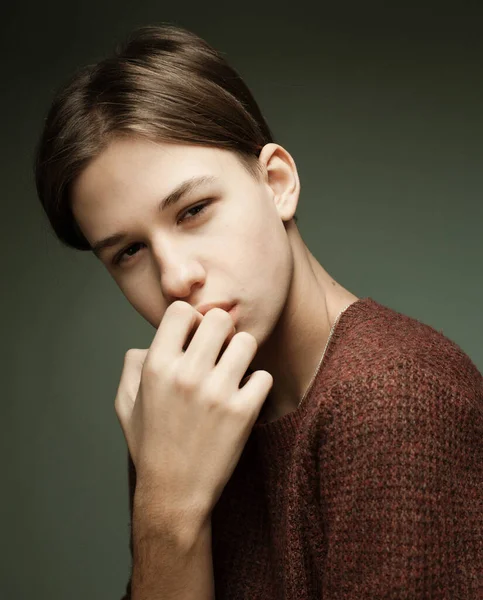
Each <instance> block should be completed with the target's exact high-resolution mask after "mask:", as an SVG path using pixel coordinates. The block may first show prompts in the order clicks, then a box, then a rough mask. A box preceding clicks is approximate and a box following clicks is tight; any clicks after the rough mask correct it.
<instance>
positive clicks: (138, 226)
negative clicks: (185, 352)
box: [72, 138, 299, 346]
mask: <svg viewBox="0 0 483 600" xmlns="http://www.w3.org/2000/svg"><path fill="white" fill-rule="evenodd" d="M260 163H261V164H262V166H263V168H264V177H263V178H260V179H259V180H257V179H256V178H255V177H254V176H252V175H250V174H249V173H248V172H247V171H246V169H245V168H244V167H243V165H242V163H241V162H240V161H239V159H238V157H237V156H236V155H235V154H233V153H232V152H230V151H227V150H224V149H219V148H211V147H202V146H194V145H181V144H171V143H170V144H168V143H158V142H151V141H148V140H140V139H136V138H124V139H116V140H114V141H113V142H112V143H111V144H110V145H109V146H108V147H107V148H106V149H105V150H104V151H103V152H102V153H101V154H100V155H99V156H98V157H97V158H96V159H94V160H93V161H92V162H91V163H90V164H89V165H88V166H87V167H86V168H85V169H84V171H83V172H82V173H81V174H80V175H79V177H78V178H77V180H76V181H75V183H74V186H73V189H72V210H73V214H74V217H75V218H76V220H77V222H78V224H79V226H80V228H81V230H82V232H83V234H84V235H85V237H86V238H87V240H88V241H89V243H90V244H91V246H92V247H93V246H94V245H95V244H96V243H97V242H98V241H100V240H102V239H104V238H106V237H109V236H112V235H113V234H116V233H118V232H124V233H125V234H126V235H125V238H124V239H123V240H122V241H120V242H118V243H117V244H116V245H115V246H112V247H106V248H104V249H103V250H102V251H101V252H100V254H99V257H98V258H99V260H101V261H102V263H103V265H104V266H105V268H106V269H107V271H108V272H109V273H110V275H111V276H112V277H113V279H114V280H115V282H116V283H117V285H118V286H119V288H120V289H121V291H122V293H123V294H124V295H125V297H126V298H127V300H128V301H129V302H130V304H131V305H132V306H133V307H134V308H135V310H136V311H137V312H138V313H139V314H140V315H142V316H143V317H144V318H145V319H146V320H147V321H148V322H149V323H151V325H152V326H153V327H155V328H157V327H158V326H159V324H160V322H161V320H162V318H163V315H164V313H165V311H166V308H167V307H168V306H169V305H170V304H171V303H172V302H174V301H175V300H183V301H185V302H188V303H189V304H191V305H192V306H193V307H194V308H197V307H199V306H201V305H202V304H207V303H212V302H214V303H218V302H230V303H236V310H235V312H234V313H233V314H232V317H233V319H234V323H235V327H236V330H237V331H242V330H243V331H248V332H250V333H251V334H252V335H254V336H255V338H256V339H257V342H258V344H259V346H260V345H261V344H263V343H264V342H265V341H266V340H267V339H268V338H269V336H270V334H271V332H272V330H273V328H274V327H275V325H276V323H277V320H278V319H279V316H280V314H281V312H282V310H283V307H284V305H285V302H286V299H287V295H288V293H289V290H290V285H291V279H292V272H293V255H292V251H291V246H290V243H289V239H288V237H287V231H286V227H285V224H286V223H287V222H288V221H290V219H292V217H293V215H294V213H295V209H296V205H297V200H298V193H299V182H298V176H297V172H296V169H295V165H294V163H293V160H292V158H291V156H290V155H289V154H288V153H287V152H286V151H285V150H284V149H283V148H282V147H281V146H279V145H277V144H268V145H267V146H265V147H264V148H263V150H262V152H261V154H260ZM201 177H203V178H205V180H204V182H201V183H199V185H196V186H194V187H193V186H192V188H191V190H189V191H187V193H185V194H184V195H182V196H181V197H180V198H178V200H177V201H176V202H175V203H171V204H170V205H169V206H167V207H165V208H164V209H162V210H161V208H160V202H161V200H162V199H164V198H165V197H166V196H168V194H170V193H171V192H172V191H173V190H175V189H176V188H178V186H180V184H182V183H183V182H185V181H186V180H188V179H193V178H201Z"/></svg>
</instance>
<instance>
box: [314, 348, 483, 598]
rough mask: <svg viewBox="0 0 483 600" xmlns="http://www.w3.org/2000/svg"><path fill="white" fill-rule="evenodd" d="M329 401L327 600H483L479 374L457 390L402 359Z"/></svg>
mask: <svg viewBox="0 0 483 600" xmlns="http://www.w3.org/2000/svg"><path fill="white" fill-rule="evenodd" d="M441 371H442V369H441ZM332 400H333V405H332V406H333V418H332V419H331V422H330V425H329V428H328V434H327V436H326V437H325V436H324V443H323V444H321V446H320V454H319V464H320V481H321V487H320V494H321V496H320V502H321V507H322V511H323V515H324V525H325V532H326V545H325V547H326V554H325V556H324V558H323V564H322V565H321V573H322V578H323V590H324V596H323V597H324V599H325V600H336V599H337V600H339V599H340V600H342V599H344V600H355V599H357V600H366V599H367V600H369V599H371V600H376V599H377V600H379V599H384V600H386V599H387V600H389V599H398V600H423V599H425V600H426V599H431V600H443V599H444V600H457V599H458V600H482V598H483V444H482V440H483V378H482V376H481V374H479V373H478V372H477V371H476V374H475V375H474V376H472V377H471V378H470V379H468V378H467V377H466V374H465V375H464V376H463V375H462V376H461V378H460V377H458V380H457V381H455V380H454V379H452V378H449V377H448V376H447V375H445V373H443V372H438V371H435V370H434V368H430V367H428V366H421V365H415V364H412V363H411V362H410V361H409V360H404V359H402V360H400V361H397V362H396V361H395V362H394V363H393V364H392V365H389V366H388V367H385V368H384V370H383V371H382V372H381V373H380V374H377V375H374V374H371V376H368V377H362V376H361V377H360V378H359V379H358V380H357V381H350V382H347V383H341V385H340V386H339V385H338V386H337V390H334V391H333V395H332Z"/></svg>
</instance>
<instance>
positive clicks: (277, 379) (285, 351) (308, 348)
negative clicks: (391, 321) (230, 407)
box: [251, 230, 358, 421]
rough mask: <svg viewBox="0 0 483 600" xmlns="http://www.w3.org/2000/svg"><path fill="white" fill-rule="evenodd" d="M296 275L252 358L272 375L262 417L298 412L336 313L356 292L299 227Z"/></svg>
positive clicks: (255, 367) (295, 247) (294, 238)
mask: <svg viewBox="0 0 483 600" xmlns="http://www.w3.org/2000/svg"><path fill="white" fill-rule="evenodd" d="M289 239H290V243H291V246H292V250H293V253H294V273H293V279H292V282H291V285H290V290H289V294H288V297H287V301H286V303H285V306H284V309H283V311H282V314H281V315H280V318H279V320H278V322H277V324H276V326H275V328H274V330H273V332H272V334H271V335H270V337H269V338H268V339H267V340H266V342H265V343H264V344H263V346H261V347H260V348H259V351H258V353H257V356H256V357H255V359H254V361H253V362H252V365H251V368H252V370H258V369H263V370H266V371H268V372H269V373H270V374H271V375H272V377H273V380H274V381H273V386H272V389H271V390H270V394H269V395H268V397H267V399H266V401H265V404H264V406H263V409H262V410H263V418H264V420H268V421H272V420H275V419H277V418H279V417H281V416H283V415H285V414H288V413H290V412H292V411H294V410H295V409H296V408H297V407H298V405H299V403H300V401H301V399H302V397H303V395H304V393H305V391H306V389H307V387H308V385H309V384H310V381H311V379H312V376H313V374H314V372H315V371H316V369H317V366H318V364H319V362H320V358H321V356H322V354H323V351H324V348H325V345H326V343H327V340H328V337H329V333H330V330H331V327H332V325H333V324H334V321H335V320H336V318H337V316H338V314H339V313H340V311H341V310H343V309H344V308H345V307H346V306H347V305H348V304H349V303H352V302H355V301H356V300H358V298H357V296H355V295H354V294H352V293H351V292H349V291H348V290H346V289H345V288H343V287H342V286H341V285H340V284H338V283H337V282H336V281H335V280H334V279H333V278H332V277H331V276H330V275H329V274H328V273H327V271H325V269H324V268H323V267H322V265H321V264H320V263H319V262H318V261H317V260H316V258H315V257H314V256H313V255H312V254H311V253H310V251H309V250H308V248H307V246H306V245H305V244H304V242H303V241H302V239H301V237H300V234H299V233H298V230H296V231H295V232H294V231H293V230H292V233H291V235H290V238H289Z"/></svg>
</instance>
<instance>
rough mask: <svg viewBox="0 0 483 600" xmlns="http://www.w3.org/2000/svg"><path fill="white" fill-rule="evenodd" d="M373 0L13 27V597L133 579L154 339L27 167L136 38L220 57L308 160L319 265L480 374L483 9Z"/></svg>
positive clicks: (48, 12)
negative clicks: (449, 344)
mask: <svg viewBox="0 0 483 600" xmlns="http://www.w3.org/2000/svg"><path fill="white" fill-rule="evenodd" d="M362 4H363V3H355V2H353V3H351V4H348V3H339V9H338V12H336V11H335V9H334V8H333V7H331V8H329V5H327V4H324V3H321V4H317V6H318V8H317V11H318V12H317V14H316V13H315V12H314V11H315V8H313V6H315V3H313V4H312V7H310V5H307V6H305V7H304V5H303V3H300V2H297V3H295V4H293V3H292V4H287V5H285V4H282V3H272V4H268V5H267V4H266V3H265V4H264V3H260V2H257V3H251V4H250V3H246V2H243V3H222V2H217V3H215V2H212V3H199V2H197V3H194V2H176V3H173V4H172V5H171V4H167V3H162V2H147V1H140V2H137V4H136V6H134V3H133V2H129V3H128V2H121V3H119V2H118V3H112V4H109V3H107V2H103V1H96V2H93V1H92V0H85V1H84V2H83V3H82V5H78V6H75V5H74V6H72V5H71V4H70V3H63V4H59V5H58V6H55V5H54V4H52V3H51V4H48V5H46V4H45V3H37V4H34V3H32V4H31V5H29V4H25V3H23V4H22V5H18V8H16V9H14V8H9V9H8V11H10V12H6V11H5V10H4V12H3V14H2V19H1V27H2V35H1V41H0V49H1V51H2V54H1V61H2V62H1V66H2V94H1V103H2V117H3V118H2V128H1V132H2V133H1V135H2V144H1V159H2V160H1V163H0V164H1V170H2V172H1V175H2V191H3V197H2V204H1V206H2V219H1V227H2V232H1V235H2V241H3V242H4V245H3V257H2V261H1V268H2V311H1V314H2V337H3V340H4V341H3V344H2V360H1V363H0V364H1V365H2V383H3V401H2V403H1V411H2V413H1V418H2V435H1V436H0V437H1V444H2V447H1V448H0V449H1V450H2V456H3V458H4V467H3V470H2V493H1V495H0V496H1V502H2V504H1V514H2V516H3V526H2V531H3V543H2V549H1V552H2V556H1V561H0V565H1V567H0V568H1V573H0V576H1V583H0V596H1V598H2V599H3V598H5V599H23V598H29V599H30V598H34V597H35V598H36V600H40V599H42V598H46V599H47V598H48V599H50V600H53V599H61V598H62V599H63V598H69V600H76V599H81V598H82V599H85V598H89V599H90V600H95V599H103V600H104V599H106V598H120V597H121V595H122V593H123V591H124V586H125V583H126V582H127V579H128V577H129V566H130V560H129V549H128V539H129V528H128V525H129V514H128V495H127V472H126V446H125V441H124V436H123V434H122V431H121V429H120V426H119V424H118V421H117V417H116V415H115V411H114V398H115V395H116V391H117V386H118V383H119V377H120V374H121V369H122V362H123V357H124V354H125V352H126V351H127V350H128V349H129V348H134V347H138V348H148V347H149V346H150V344H151V341H152V338H153V335H154V330H153V329H152V328H151V326H150V325H148V324H147V323H146V322H144V321H143V319H142V317H141V316H140V315H138V314H137V313H136V312H135V311H134V309H133V308H132V307H131V306H130V305H129V304H128V303H127V301H126V300H125V299H124V297H123V296H122V295H121V293H120V291H119V289H118V288H117V286H116V285H115V283H114V282H113V281H112V280H111V279H110V277H109V275H108V274H107V271H105V269H104V268H103V267H102V266H101V265H100V263H99V262H98V261H97V260H96V259H95V258H94V257H93V255H91V254H90V253H81V252H76V251H74V250H69V249H67V248H64V247H62V246H61V245H60V243H59V242H57V240H56V239H55V238H54V237H53V234H52V233H51V232H50V230H49V227H48V224H47V222H46V219H45V218H44V215H43V212H42V210H41V207H40V204H39V202H38V200H37V198H36V195H35V189H34V183H33V177H32V167H31V163H32V158H33V147H34V145H35V143H36V141H37V137H38V135H39V132H40V129H41V126H42V119H43V118H44V116H45V114H46V111H47V108H48V105H49V102H50V99H51V97H52V94H53V92H54V90H55V89H56V88H57V87H58V86H59V85H60V84H61V83H62V82H63V81H64V80H65V78H66V77H67V76H68V75H69V74H70V73H71V72H72V71H73V70H74V69H75V68H77V67H78V66H80V65H83V64H85V63H87V62H91V61H94V60H97V59H99V58H102V57H103V56H104V55H105V53H107V52H110V50H111V49H112V48H113V46H114V44H115V43H116V42H117V41H119V40H120V39H122V38H123V37H124V35H125V34H127V33H128V32H129V31H130V30H131V29H132V28H133V27H135V26H138V25H145V24H154V23H161V22H162V21H168V22H172V23H176V24H179V25H183V26H185V27H187V28H189V29H193V30H194V31H195V32H196V33H198V34H200V35H201V36H203V37H205V38H206V39H207V40H208V41H209V42H210V43H211V44H212V45H214V46H215V47H216V48H218V49H220V50H222V51H223V52H224V53H225V55H226V57H227V58H228V60H229V61H230V62H231V63H232V64H233V66H235V67H236V68H237V69H238V70H239V72H240V73H241V75H242V76H243V77H244V78H245V80H246V82H247V83H248V85H249V86H250V87H251V89H252V91H253V92H254V94H255V97H256V98H257V100H258V102H259V104H260V106H261V108H262V111H263V113H264V115H265V116H266V118H267V120H268V123H269V125H270V126H271V128H272V130H273V132H274V134H275V136H276V141H277V142H278V143H280V144H282V145H284V146H285V147H286V148H287V149H288V150H289V151H290V152H291V153H292V155H293V157H294V159H295V161H296V163H297V166H298V169H299V174H300V177H301V181H302V193H301V198H300V204H299V208H298V210H297V214H298V216H299V228H300V230H301V233H302V235H303V237H304V240H305V241H306V243H307V245H308V246H309V248H310V249H311V251H312V252H313V253H314V254H315V255H316V256H317V258H318V259H319V261H320V262H321V264H322V265H323V266H324V267H325V268H326V269H327V270H328V272H329V273H330V274H331V275H332V276H333V277H334V278H335V279H336V280H337V281H339V282H340V283H341V284H342V285H343V286H345V287H347V288H348V289H349V290H350V291H351V292H353V293H355V294H356V295H357V296H359V297H364V296H370V297H372V298H373V299H375V300H377V301H378V302H380V303H382V304H385V305H387V306H390V307H391V308H393V309H395V310H398V311H399V312H403V313H405V314H407V315H409V316H412V317H415V318H417V319H419V320H421V321H423V322H425V323H427V324H430V325H431V326H433V327H435V328H437V329H439V330H441V329H442V330H443V332H444V334H445V335H446V336H447V337H449V338H450V339H452V340H454V341H455V342H456V343H457V344H459V345H460V346H461V348H462V349H463V350H464V351H465V352H466V353H467V354H468V355H469V356H470V357H471V359H472V360H473V362H474V363H475V364H476V365H477V367H478V368H479V369H480V371H482V370H483V346H482V343H481V342H482V334H483V316H482V308H483V306H482V305H483V303H482V292H483V277H482V267H481V265H482V259H483V240H482V233H481V230H482V223H483V208H482V206H483V205H482V201H481V194H482V192H483V180H482V179H483V177H482V159H483V142H482V139H483V119H482V106H483V83H482V66H483V59H482V57H483V52H482V50H483V47H482V43H481V41H480V37H481V34H480V32H481V29H482V19H481V13H479V12H478V8H477V6H478V4H477V3H472V4H470V3H461V2H458V3H457V2H455V3H454V4H453V6H450V5H441V4H440V5H439V9H438V12H432V11H431V9H430V8H429V6H428V8H426V7H425V5H424V3H421V2H420V3H418V4H417V5H415V6H412V5H411V4H408V3H404V5H403V4H402V3H393V6H392V7H391V8H390V9H389V10H388V9H387V8H385V9H382V7H381V6H379V5H377V6H376V5H371V4H368V3H364V8H362V7H361V5H362ZM432 6H433V7H434V6H437V5H436V4H434V3H433V4H432Z"/></svg>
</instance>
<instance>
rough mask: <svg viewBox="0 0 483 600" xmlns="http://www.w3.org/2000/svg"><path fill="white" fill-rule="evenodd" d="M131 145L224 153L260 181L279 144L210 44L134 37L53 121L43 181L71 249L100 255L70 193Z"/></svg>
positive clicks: (150, 32) (41, 151) (56, 102)
mask: <svg viewBox="0 0 483 600" xmlns="http://www.w3.org/2000/svg"><path fill="white" fill-rule="evenodd" d="M122 136H131V137H138V138H145V139H149V140H152V141H159V142H172V143H185V144H195V145H201V146H212V147H217V148H224V149H227V150H230V151H232V152H234V153H235V154H236V156H237V157H238V158H239V160H240V162H241V164H242V165H243V166H244V168H246V170H247V171H248V172H249V173H250V174H251V175H252V176H253V177H255V178H259V177H260V175H261V170H260V164H259V161H258V156H259V154H260V151H261V149H262V148H263V146H264V145H265V144H268V143H270V142H273V141H274V139H273V136H272V133H271V131H270V129H269V127H268V125H267V123H266V122H265V119H264V118H263V116H262V113H261V111H260V109H259V107H258V105H257V103H256V101H255V99H254V98H253V96H252V94H251V92H250V90H249V89H248V87H247V86H246V84H245V83H244V82H243V80H242V79H241V77H240V76H239V75H238V73H237V72H236V71H235V70H234V69H233V68H232V67H231V66H230V65H228V63H227V62H226V60H225V59H224V58H223V57H222V56H221V54H220V53H219V52H217V51H216V50H215V49H214V48H212V47H211V46H210V45H209V44H208V43H207V42H206V41H205V40H203V39H202V38H200V37H199V36H197V35H196V34H194V33H192V32H190V31H188V30H186V29H183V28H181V27H177V26H174V25H170V24H163V25H161V26H146V27H140V28H138V29H136V30H134V31H133V32H132V33H131V35H130V36H129V37H128V38H127V40H126V41H124V42H123V43H122V44H120V45H119V46H118V47H117V48H116V49H115V51H114V54H113V56H111V57H107V58H105V59H103V60H101V61H99V62H97V63H96V64H91V65H87V66H85V67H83V68H81V69H80V70H78V71H77V72H76V73H75V74H74V75H73V76H72V77H71V79H70V80H69V81H68V82H67V83H66V84H65V85H64V86H63V87H62V88H60V89H59V90H58V91H57V93H56V94H55V96H54V98H53V101H52V104H51V106H50V109H49V111H48V113H47V117H46V119H45V124H44V128H43V131H42V133H41V136H40V140H39V143H38V145H37V148H36V154H35V159H34V162H35V164H34V170H35V182H36V187H37V194H38V197H39V199H40V202H41V204H42V206H43V208H44V211H45V213H46V215H47V217H48V219H49V221H50V224H51V226H52V228H53V230H54V233H55V235H56V236H57V238H58V239H59V240H60V241H61V242H62V243H63V244H65V245H66V246H69V247H71V248H76V249H78V250H92V248H91V246H90V244H89V242H88V241H87V239H86V238H85V237H84V235H83V234H82V231H81V230H80V228H79V226H78V224H77V222H76V220H75V218H74V215H73V213H72V208H71V198H70V193H69V192H70V188H71V186H72V183H73V182H74V181H75V179H76V177H77V176H78V175H79V174H80V173H81V172H82V170H83V169H84V168H85V167H86V166H87V165H88V163H89V162H90V161H91V160H93V159H94V158H95V157H97V156H98V155H99V154H100V153H101V152H102V151H103V150H104V149H105V148H106V147H107V146H108V144H109V143H110V142H111V141H112V140H113V139H115V138H117V137H122ZM296 219H297V218H296V216H295V217H294V220H295V221H296Z"/></svg>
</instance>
